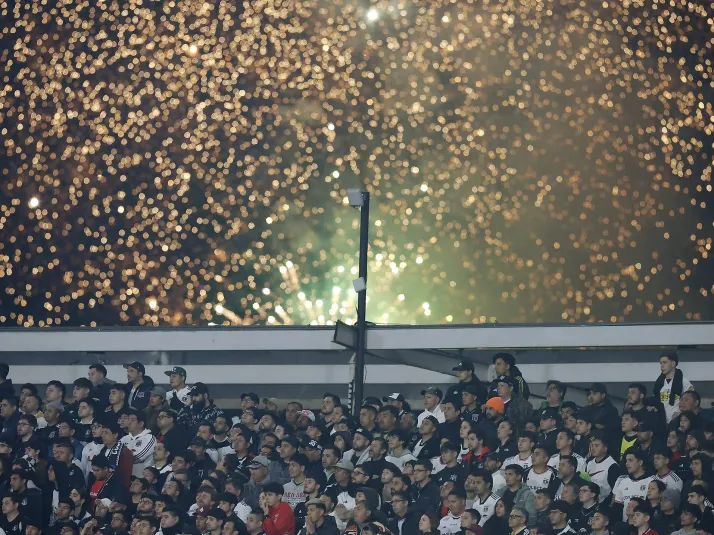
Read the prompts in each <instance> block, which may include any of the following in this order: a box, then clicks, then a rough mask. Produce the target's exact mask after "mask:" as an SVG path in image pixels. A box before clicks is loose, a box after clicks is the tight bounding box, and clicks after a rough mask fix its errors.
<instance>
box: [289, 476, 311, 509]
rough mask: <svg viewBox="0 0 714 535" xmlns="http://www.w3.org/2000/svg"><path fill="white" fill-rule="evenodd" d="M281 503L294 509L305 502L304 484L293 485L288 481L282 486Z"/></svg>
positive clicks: (291, 481)
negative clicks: (285, 503) (286, 503)
mask: <svg viewBox="0 0 714 535" xmlns="http://www.w3.org/2000/svg"><path fill="white" fill-rule="evenodd" d="M283 490H284V492H285V494H283V501H284V502H288V505H290V508H291V509H295V507H296V506H297V504H299V503H303V502H304V501H305V496H306V494H305V482H304V481H303V482H302V483H300V484H297V483H295V481H294V480H292V479H291V480H290V481H288V482H287V483H285V484H284V485H283Z"/></svg>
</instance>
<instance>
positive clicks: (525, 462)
mask: <svg viewBox="0 0 714 535" xmlns="http://www.w3.org/2000/svg"><path fill="white" fill-rule="evenodd" d="M509 464H517V465H518V466H520V467H521V468H523V470H528V469H529V468H530V467H531V466H532V465H533V457H532V456H531V455H529V456H528V457H526V458H525V459H521V457H520V455H514V456H513V457H509V458H508V459H506V460H505V461H503V468H504V470H505V469H506V468H507V467H508V465H509Z"/></svg>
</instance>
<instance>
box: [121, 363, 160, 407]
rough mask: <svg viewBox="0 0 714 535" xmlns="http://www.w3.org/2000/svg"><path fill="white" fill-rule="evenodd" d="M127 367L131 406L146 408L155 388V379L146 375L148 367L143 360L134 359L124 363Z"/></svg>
mask: <svg viewBox="0 0 714 535" xmlns="http://www.w3.org/2000/svg"><path fill="white" fill-rule="evenodd" d="M124 368H125V369H126V378H127V383H126V393H127V400H126V401H127V403H128V404H129V406H130V407H134V408H135V409H138V410H144V409H145V408H146V407H148V406H149V398H150V397H151V391H152V390H153V388H154V380H153V379H152V378H151V377H148V376H146V368H144V365H143V364H142V363H141V362H138V361H136V360H135V361H134V362H131V363H129V364H124Z"/></svg>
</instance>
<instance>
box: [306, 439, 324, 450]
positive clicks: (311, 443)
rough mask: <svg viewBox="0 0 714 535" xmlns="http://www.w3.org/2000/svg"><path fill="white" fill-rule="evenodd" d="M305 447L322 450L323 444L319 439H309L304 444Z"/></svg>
mask: <svg viewBox="0 0 714 535" xmlns="http://www.w3.org/2000/svg"><path fill="white" fill-rule="evenodd" d="M303 448H306V449H307V448H310V449H313V450H320V451H322V444H320V443H319V442H318V441H317V440H309V441H307V442H305V444H303Z"/></svg>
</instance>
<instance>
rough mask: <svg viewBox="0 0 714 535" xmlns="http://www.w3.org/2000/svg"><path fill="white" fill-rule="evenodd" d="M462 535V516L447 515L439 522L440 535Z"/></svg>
mask: <svg viewBox="0 0 714 535" xmlns="http://www.w3.org/2000/svg"><path fill="white" fill-rule="evenodd" d="M456 533H461V516H460V515H459V516H454V515H452V514H451V513H449V514H447V515H446V516H445V517H444V518H442V519H441V520H440V521H439V535H455V534H456Z"/></svg>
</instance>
